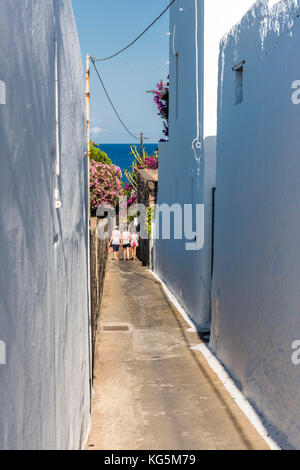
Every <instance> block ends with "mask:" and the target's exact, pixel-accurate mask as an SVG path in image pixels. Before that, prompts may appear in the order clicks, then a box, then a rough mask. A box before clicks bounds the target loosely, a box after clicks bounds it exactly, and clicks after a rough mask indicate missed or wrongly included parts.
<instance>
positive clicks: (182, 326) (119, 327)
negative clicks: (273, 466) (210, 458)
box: [87, 261, 268, 450]
mask: <svg viewBox="0 0 300 470" xmlns="http://www.w3.org/2000/svg"><path fill="white" fill-rule="evenodd" d="M188 329H189V325H187V323H186V322H185V320H184V319H183V318H182V317H181V315H180V314H179V313H178V312H177V311H176V310H175V309H174V307H173V306H172V305H171V304H170V302H169V300H168V299H167V297H166V296H165V294H164V291H163V289H162V287H161V285H160V283H159V282H158V281H157V280H156V279H155V278H154V277H153V276H152V274H151V273H150V272H149V270H148V269H146V268H144V267H142V265H141V264H140V263H139V262H132V261H130V262H123V261H120V262H119V263H116V262H114V261H109V263H108V272H107V277H106V282H105V287H104V296H103V304H102V310H101V315H100V327H99V332H98V339H97V341H98V343H97V357H96V364H95V371H94V396H93V413H92V414H93V424H92V431H91V434H90V437H89V441H88V444H87V449H89V450H104V449H105V450H146V449H151V450H164V449H170V450H187V449H189V450H195V449H199V450H202V449H210V450H214V449H216V450H224V449H232V450H235V449H244V450H248V449H265V450H267V449H268V446H267V444H266V443H265V441H264V440H263V439H262V438H261V437H260V436H259V435H258V433H257V432H256V430H255V428H254V427H253V426H252V424H251V423H250V422H249V421H248V419H247V418H246V417H245V416H244V414H243V413H242V411H241V410H240V409H239V408H238V406H237V405H236V404H235V402H234V401H233V399H232V398H231V396H230V395H229V393H228V392H227V391H226V390H225V389H224V387H223V385H222V383H221V382H220V380H219V379H218V377H217V376H216V375H215V373H214V372H213V371H212V370H211V369H210V367H209V366H208V365H207V363H206V361H205V359H204V357H203V356H202V354H201V353H200V352H198V351H194V350H192V349H191V348H192V347H193V346H196V345H198V344H199V343H200V342H201V341H202V340H201V338H200V337H199V336H198V334H197V333H194V332H188ZM203 341H205V338H203Z"/></svg>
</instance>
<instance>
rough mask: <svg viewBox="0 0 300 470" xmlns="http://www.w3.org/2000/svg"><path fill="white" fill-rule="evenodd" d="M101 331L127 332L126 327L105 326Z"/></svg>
mask: <svg viewBox="0 0 300 470" xmlns="http://www.w3.org/2000/svg"><path fill="white" fill-rule="evenodd" d="M103 331H129V328H128V326H127V325H105V326H104V327H103Z"/></svg>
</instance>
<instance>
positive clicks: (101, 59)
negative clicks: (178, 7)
mask: <svg viewBox="0 0 300 470" xmlns="http://www.w3.org/2000/svg"><path fill="white" fill-rule="evenodd" d="M175 2H176V0H172V2H171V3H169V5H168V6H167V7H166V8H165V9H164V11H162V12H161V14H160V15H159V16H158V17H157V18H156V19H155V20H154V21H153V22H152V23H151V24H150V25H149V26H148V27H147V28H146V29H145V30H144V31H143V32H142V33H141V34H140V35H139V36H138V37H137V38H135V39H134V41H132V42H131V43H130V44H128V46H126V47H123V49H121V50H120V51H118V52H116V53H115V54H112V55H110V56H109V57H104V58H98V57H92V59H93V60H94V61H95V62H103V61H105V60H110V59H113V58H114V57H116V56H118V55H119V54H122V52H125V51H126V50H127V49H129V48H130V47H131V46H133V44H135V43H136V42H137V41H138V40H139V39H140V38H141V37H142V36H144V34H145V33H147V31H149V29H150V28H152V26H153V25H155V23H156V22H157V21H158V20H159V19H160V18H161V17H162V16H163V15H164V14H165V13H166V12H167V11H168V10H169V8H171V6H172V5H173V4H174V3H175Z"/></svg>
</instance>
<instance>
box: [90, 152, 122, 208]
mask: <svg viewBox="0 0 300 470" xmlns="http://www.w3.org/2000/svg"><path fill="white" fill-rule="evenodd" d="M122 176H123V175H122V171H121V169H120V168H119V167H118V166H115V165H105V164H103V163H101V162H95V161H91V162H90V201H91V213H92V216H95V215H96V212H97V209H98V207H99V206H100V205H101V204H109V205H112V206H114V207H117V205H118V202H119V197H120V196H122V195H123V184H122V181H121V180H122Z"/></svg>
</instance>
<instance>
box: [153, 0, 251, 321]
mask: <svg viewBox="0 0 300 470" xmlns="http://www.w3.org/2000/svg"><path fill="white" fill-rule="evenodd" d="M252 3H253V1H251V0H239V1H238V2H237V1H236V0H227V1H226V2H225V1H223V0H182V1H181V2H179V3H178V2H176V3H175V4H174V5H173V6H172V8H171V14H170V110H169V114H170V119H169V126H170V128H169V132H170V136H169V142H167V143H163V144H161V145H160V148H159V153H160V163H159V165H160V166H159V185H158V204H168V205H169V206H173V205H174V204H179V205H180V207H181V208H183V206H184V205H185V204H193V206H195V204H204V209H205V224H204V247H202V248H201V249H196V250H187V249H186V242H187V240H186V239H180V240H176V239H174V237H172V234H171V240H169V239H168V240H167V239H166V240H163V239H162V237H161V234H158V233H157V236H159V235H160V236H159V239H158V240H156V241H155V246H154V250H153V269H154V272H155V274H156V275H157V276H158V277H159V278H160V279H162V280H163V281H164V282H165V283H166V284H167V286H168V288H169V289H170V290H171V291H172V293H173V294H174V295H175V297H176V298H177V300H178V301H179V302H180V304H181V305H182V307H183V308H184V309H185V310H186V312H187V313H188V315H189V316H190V318H191V319H192V320H193V322H194V323H195V325H196V326H197V328H203V329H209V328H210V321H211V277H212V256H213V248H212V229H213V192H214V187H215V177H216V127H217V87H218V54H219V41H220V40H221V38H222V36H223V35H224V34H225V32H227V31H228V30H229V29H230V27H231V26H232V25H233V24H235V23H236V22H237V21H239V20H240V18H241V17H242V15H243V13H244V12H245V11H247V9H248V8H249V7H250V6H251V5H252ZM195 219H196V218H195V211H194V216H193V222H194V223H195ZM156 226H158V223H157V221H156ZM189 241H191V240H189ZM196 245H197V241H196Z"/></svg>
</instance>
